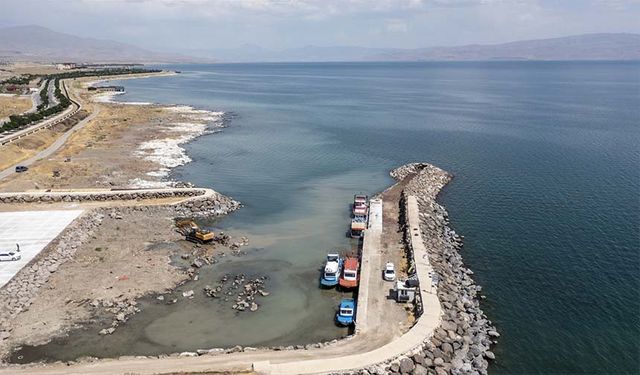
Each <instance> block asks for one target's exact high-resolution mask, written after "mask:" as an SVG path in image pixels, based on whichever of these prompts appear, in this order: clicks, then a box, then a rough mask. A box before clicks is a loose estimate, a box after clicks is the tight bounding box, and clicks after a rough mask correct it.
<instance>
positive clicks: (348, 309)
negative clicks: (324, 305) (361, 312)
mask: <svg viewBox="0 0 640 375" xmlns="http://www.w3.org/2000/svg"><path fill="white" fill-rule="evenodd" d="M355 312H356V301H355V300H354V299H353V298H344V299H343V300H342V301H340V306H339V307H338V312H337V313H336V323H338V324H339V325H341V326H348V325H351V324H353V322H354V317H355Z"/></svg>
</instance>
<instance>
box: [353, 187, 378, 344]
mask: <svg viewBox="0 0 640 375" xmlns="http://www.w3.org/2000/svg"><path fill="white" fill-rule="evenodd" d="M381 235H382V200H381V199H372V200H371V202H370V204H369V223H368V228H367V230H366V231H365V234H364V240H363V242H362V256H361V264H360V285H361V286H362V285H367V286H368V287H367V288H362V287H361V288H359V289H358V304H357V308H356V334H361V333H364V332H367V329H368V328H369V327H368V324H369V320H368V310H369V309H368V307H369V303H370V300H369V291H370V289H372V288H371V284H372V281H373V283H374V284H377V280H376V279H375V277H376V275H375V272H376V271H377V270H379V269H380V267H379V263H380V260H379V258H380V236H381ZM372 272H373V273H374V274H373V275H372Z"/></svg>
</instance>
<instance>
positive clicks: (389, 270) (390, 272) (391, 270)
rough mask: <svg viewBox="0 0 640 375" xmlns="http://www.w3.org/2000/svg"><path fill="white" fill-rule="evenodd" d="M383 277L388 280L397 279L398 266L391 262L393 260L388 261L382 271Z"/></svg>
mask: <svg viewBox="0 0 640 375" xmlns="http://www.w3.org/2000/svg"><path fill="white" fill-rule="evenodd" d="M382 277H383V278H384V279H385V280H386V281H393V280H395V279H396V266H394V265H393V263H391V262H387V264H385V265H384V271H383V272H382Z"/></svg>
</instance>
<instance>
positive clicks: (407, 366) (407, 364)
mask: <svg viewBox="0 0 640 375" xmlns="http://www.w3.org/2000/svg"><path fill="white" fill-rule="evenodd" d="M415 367H416V366H415V364H414V363H413V361H412V360H411V359H409V358H407V357H404V358H401V359H400V373H401V374H410V373H411V371H413V369H414V368H415Z"/></svg>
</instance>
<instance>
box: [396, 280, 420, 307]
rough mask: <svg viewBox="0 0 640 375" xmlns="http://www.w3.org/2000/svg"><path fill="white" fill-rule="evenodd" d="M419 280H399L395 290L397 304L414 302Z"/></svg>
mask: <svg viewBox="0 0 640 375" xmlns="http://www.w3.org/2000/svg"><path fill="white" fill-rule="evenodd" d="M416 281H417V280H412V279H409V280H404V281H401V280H398V281H396V285H395V287H394V288H393V291H394V292H395V297H396V302H413V301H414V300H415V299H416V291H417V289H418V288H417V285H416V284H417V283H416Z"/></svg>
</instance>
